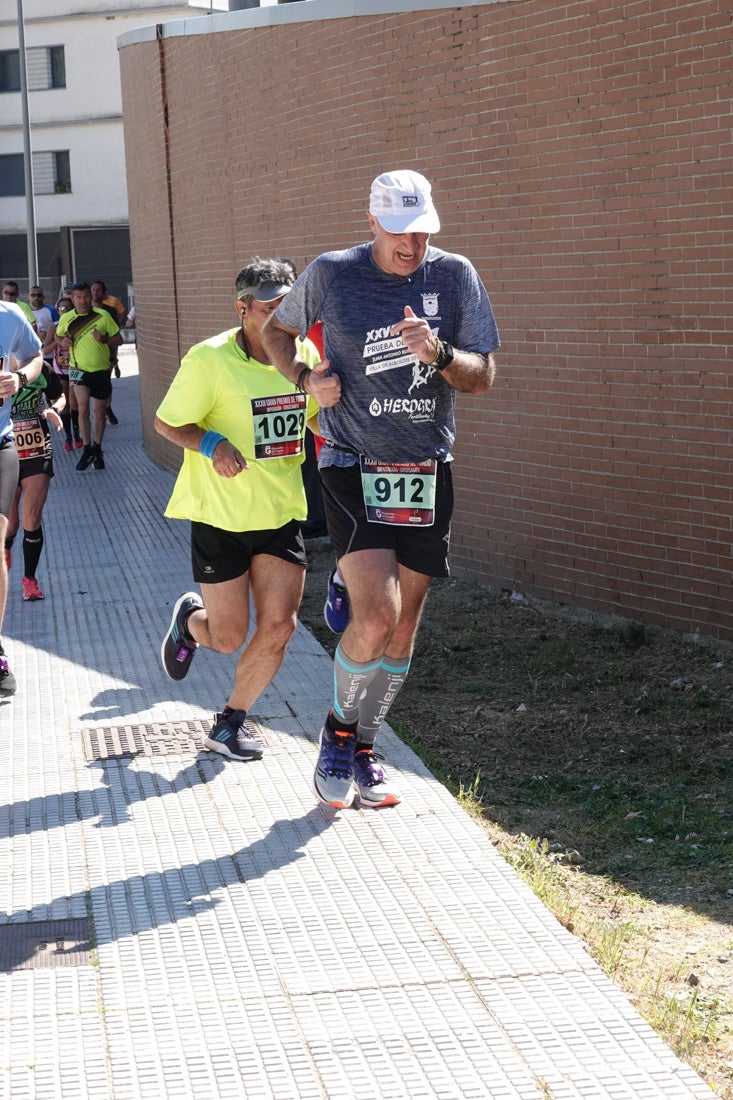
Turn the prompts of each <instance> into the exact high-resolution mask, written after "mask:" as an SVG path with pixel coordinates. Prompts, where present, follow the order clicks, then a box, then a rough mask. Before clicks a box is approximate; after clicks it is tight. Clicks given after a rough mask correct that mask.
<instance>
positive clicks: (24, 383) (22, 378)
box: [13, 370, 28, 392]
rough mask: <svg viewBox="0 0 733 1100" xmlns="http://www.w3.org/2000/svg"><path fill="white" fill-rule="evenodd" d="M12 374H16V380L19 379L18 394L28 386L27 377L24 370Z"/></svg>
mask: <svg viewBox="0 0 733 1100" xmlns="http://www.w3.org/2000/svg"><path fill="white" fill-rule="evenodd" d="M13 373H14V374H17V375H18V378H19V379H20V385H19V386H18V392H20V391H21V390H22V389H23V386H27V385H28V378H27V375H26V373H25V371H24V370H16V371H14V372H13Z"/></svg>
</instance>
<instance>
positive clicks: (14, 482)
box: [0, 439, 20, 519]
mask: <svg viewBox="0 0 733 1100" xmlns="http://www.w3.org/2000/svg"><path fill="white" fill-rule="evenodd" d="M19 465H20V463H19V460H18V452H17V451H16V449H15V443H14V442H13V440H12V439H4V440H2V442H0V516H5V518H6V519H7V518H8V516H9V515H10V509H11V508H12V507H13V500H14V499H15V490H16V489H17V488H18V466H19Z"/></svg>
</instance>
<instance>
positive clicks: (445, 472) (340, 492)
mask: <svg viewBox="0 0 733 1100" xmlns="http://www.w3.org/2000/svg"><path fill="white" fill-rule="evenodd" d="M450 467H451V464H450V462H439V463H438V464H437V469H436V478H437V484H436V489H435V521H434V523H433V524H432V526H431V527H399V526H396V525H392V524H388V523H370V522H369V521H368V520H367V517H366V507H365V505H364V494H363V492H362V487H361V470H360V468H359V464H358V462H357V463H355V464H354V465H353V466H343V467H342V466H324V467H322V468H321V470H320V471H319V472H320V475H321V488H322V490H323V505H324V508H325V512H326V525H327V527H328V533H329V535H330V537H331V542H332V543H333V548H334V551H335V553H336V559H337V560H338V559H340V558H342V557H344V555H345V554H353V553H354V551H355V550H394V552H395V556H396V558H397V561H398V562H399V564H400V565H404V566H405V568H406V569H412V571H413V572H414V573H422V574H423V576H426V577H447V576H448V574H449V572H450V570H449V568H448V548H449V545H450V523H451V517H452V515H453V476H452V473H451V468H450Z"/></svg>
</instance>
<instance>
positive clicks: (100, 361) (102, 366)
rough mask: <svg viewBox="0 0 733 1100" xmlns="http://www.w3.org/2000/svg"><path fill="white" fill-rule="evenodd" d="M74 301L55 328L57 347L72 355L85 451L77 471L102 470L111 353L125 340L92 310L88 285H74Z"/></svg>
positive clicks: (108, 320) (106, 318)
mask: <svg viewBox="0 0 733 1100" xmlns="http://www.w3.org/2000/svg"><path fill="white" fill-rule="evenodd" d="M71 300H72V302H73V303H74V308H73V309H72V310H69V312H68V313H64V314H62V315H61V317H60V318H59V323H58V325H57V326H56V344H57V346H58V347H59V348H61V349H62V351H64V352H66V351H68V352H69V355H70V361H71V367H70V369H69V380H70V382H71V385H72V386H73V387H74V389H75V391H76V403H77V406H78V409H79V429H80V431H81V438H82V440H83V442H84V450H83V451H82V454H81V458H80V459H79V461H78V462H77V464H76V468H77V470H86V469H88V468H89V467H90V466H93V467H94V469H95V470H103V469H104V468H105V464H104V458H103V456H102V439H103V438H104V429H105V426H106V424H107V404H108V402H109V398H110V395H111V393H112V380H111V378H110V373H109V349H110V347H119V345H120V344H121V343H122V337H121V336H120V329H119V325H117V324H116V322H115V321H113V320H112V318H111V316H110V315H109V313H107V312H106V310H103V309H95V308H94V307H93V306H92V289H91V287H90V286H89V283H74V284H73V285H72V287H71ZM92 401H94V424H93V425H92V420H91V402H92ZM92 428H93V432H92Z"/></svg>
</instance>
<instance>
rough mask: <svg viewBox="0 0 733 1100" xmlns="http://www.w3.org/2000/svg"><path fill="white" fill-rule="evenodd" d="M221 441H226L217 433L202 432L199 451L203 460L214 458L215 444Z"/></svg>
mask: <svg viewBox="0 0 733 1100" xmlns="http://www.w3.org/2000/svg"><path fill="white" fill-rule="evenodd" d="M222 439H226V436H225V435H219V433H218V432H204V434H203V435H202V436H201V442H200V443H199V450H200V451H201V454H202V455H203V456H204V458H213V457H214V451H215V450H216V448H217V444H219V443H221V441H222Z"/></svg>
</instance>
